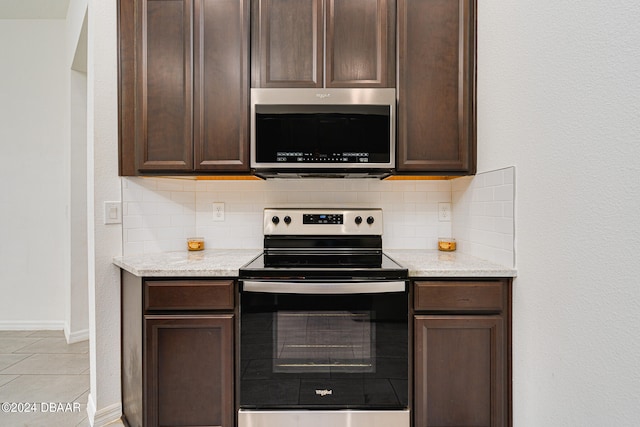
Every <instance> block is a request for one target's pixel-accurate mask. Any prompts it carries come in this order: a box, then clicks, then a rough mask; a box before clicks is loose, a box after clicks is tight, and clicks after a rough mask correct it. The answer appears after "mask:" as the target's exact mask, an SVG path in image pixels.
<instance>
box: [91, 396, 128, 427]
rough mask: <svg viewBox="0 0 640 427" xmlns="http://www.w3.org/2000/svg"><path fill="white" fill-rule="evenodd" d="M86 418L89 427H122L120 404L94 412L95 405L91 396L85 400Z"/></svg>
mask: <svg viewBox="0 0 640 427" xmlns="http://www.w3.org/2000/svg"><path fill="white" fill-rule="evenodd" d="M87 416H88V417H87V418H88V419H89V424H90V425H91V427H106V426H107V425H109V426H111V427H118V426H124V423H123V422H122V403H114V404H113V405H111V406H108V407H106V408H102V409H100V410H99V411H96V403H95V402H94V400H93V397H92V396H91V394H89V398H88V399H87Z"/></svg>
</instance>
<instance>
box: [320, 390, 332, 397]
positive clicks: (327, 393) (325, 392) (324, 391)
mask: <svg viewBox="0 0 640 427" xmlns="http://www.w3.org/2000/svg"><path fill="white" fill-rule="evenodd" d="M332 394H333V390H316V395H318V396H322V397H325V396H331V395H332Z"/></svg>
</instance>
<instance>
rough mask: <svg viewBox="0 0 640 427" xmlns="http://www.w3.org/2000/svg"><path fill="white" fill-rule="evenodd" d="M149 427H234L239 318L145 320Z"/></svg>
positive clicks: (188, 317) (144, 398)
mask: <svg viewBox="0 0 640 427" xmlns="http://www.w3.org/2000/svg"><path fill="white" fill-rule="evenodd" d="M144 330H145V338H144V342H145V351H144V352H143V354H145V363H144V367H143V376H144V378H145V384H146V387H145V395H144V397H143V400H144V405H145V413H146V422H145V425H146V426H149V427H156V426H174V427H177V426H209V427H213V426H216V427H232V426H233V420H234V416H233V410H234V401H233V396H234V393H233V375H234V373H233V372H234V371H233V315H232V314H224V315H198V316H195V315H194V316H170V315H159V316H151V315H147V316H145V317H144Z"/></svg>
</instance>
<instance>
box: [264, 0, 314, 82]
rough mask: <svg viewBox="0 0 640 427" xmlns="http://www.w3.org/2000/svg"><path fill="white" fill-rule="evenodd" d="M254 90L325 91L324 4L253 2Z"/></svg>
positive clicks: (287, 0) (291, 0)
mask: <svg viewBox="0 0 640 427" xmlns="http://www.w3.org/2000/svg"><path fill="white" fill-rule="evenodd" d="M252 46H253V48H252V55H253V86H254V87H322V69H323V60H322V58H323V55H322V50H323V14H322V0H254V3H253V9H252Z"/></svg>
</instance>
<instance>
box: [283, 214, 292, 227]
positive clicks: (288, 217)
mask: <svg viewBox="0 0 640 427" xmlns="http://www.w3.org/2000/svg"><path fill="white" fill-rule="evenodd" d="M284 223H285V224H287V225H289V224H291V217H290V216H289V215H287V216H285V217H284Z"/></svg>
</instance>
